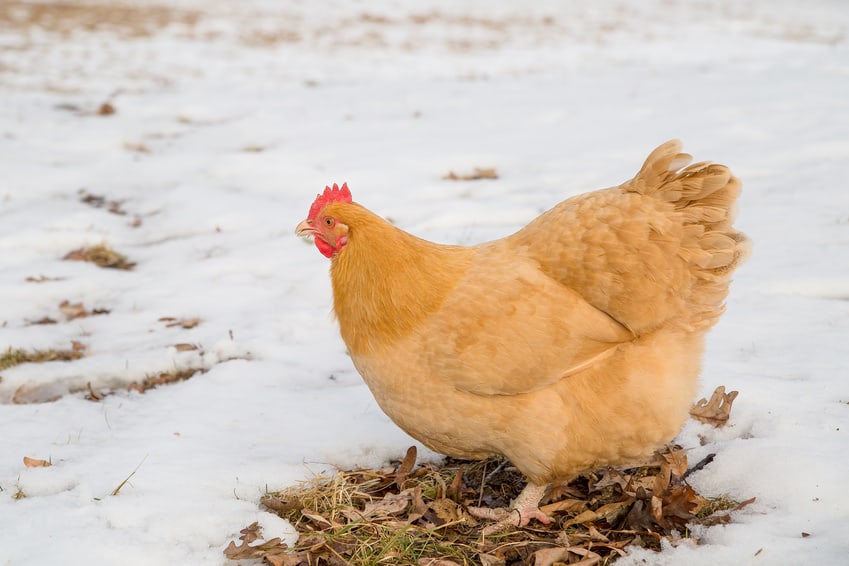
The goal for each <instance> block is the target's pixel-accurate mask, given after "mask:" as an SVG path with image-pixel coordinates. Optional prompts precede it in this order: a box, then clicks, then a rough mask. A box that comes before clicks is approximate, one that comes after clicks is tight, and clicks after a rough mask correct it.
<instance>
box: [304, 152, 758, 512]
mask: <svg viewBox="0 0 849 566" xmlns="http://www.w3.org/2000/svg"><path fill="white" fill-rule="evenodd" d="M691 159H692V158H691V156H690V155H687V154H686V153H681V144H680V142H678V141H675V140H673V141H669V142H667V143H665V144H663V145H661V146H660V147H658V148H657V149H655V150H654V151H653V152H652V153H651V155H649V157H648V159H647V160H646V162H645V164H644V165H643V167H642V168H641V169H640V171H639V172H638V173H637V175H636V176H635V177H634V178H633V179H631V180H630V181H627V182H625V183H623V184H622V185H620V186H618V187H614V188H609V189H603V190H599V191H595V192H591V193H587V194H583V195H580V196H576V197H574V198H570V199H568V200H566V201H564V202H561V203H560V204H558V205H557V206H555V207H554V208H552V209H551V210H549V211H547V212H545V213H543V214H542V215H541V216H539V217H538V218H536V219H535V220H533V221H532V222H531V223H530V224H528V225H527V226H526V227H524V228H522V229H521V230H519V231H518V232H516V233H515V234H512V235H510V236H507V237H505V238H502V239H500V240H496V241H493V242H487V243H483V244H480V245H477V246H471V247H463V246H451V245H441V244H435V243H431V242H428V241H425V240H422V239H420V238H417V237H415V236H413V235H411V234H408V233H407V232H404V231H403V230H401V229H399V228H397V227H395V226H393V225H392V224H390V223H389V222H387V221H386V220H384V219H382V218H380V217H379V216H377V215H375V214H374V213H372V212H370V211H369V210H367V209H366V208H364V207H362V206H361V205H359V204H357V203H354V202H351V193H350V191H349V190H348V187H347V185H342V187H341V188H340V187H338V186H336V185H334V186H333V188H332V189H331V188H326V189H325V191H324V193H323V194H320V195H319V196H318V197H317V198H316V199H315V202H313V204H312V207H311V208H310V210H309V215H308V217H307V219H306V220H304V221H303V222H301V223H300V224H299V225H298V227H297V229H296V233H297V234H298V235H299V236H311V237H313V238H314V242H315V245H316V246H317V247H318V249H319V251H321V253H322V254H324V255H325V256H327V257H329V258H330V259H331V265H330V275H331V278H332V283H333V307H334V311H335V314H336V317H337V318H338V321H339V327H340V331H341V334H342V338H343V340H344V341H345V344H346V345H347V347H348V351H349V352H350V355H351V358H352V359H353V362H354V365H355V366H356V368H357V370H358V371H359V373H360V374H361V375H362V377H363V379H364V380H365V382H366V383H367V384H368V386H369V388H370V389H371V391H372V393H373V394H374V397H375V399H376V400H377V402H378V404H379V405H380V407H381V408H382V409H383V411H385V412H386V414H387V415H389V417H390V418H391V419H392V420H393V421H394V422H395V423H397V424H398V426H400V427H401V428H402V429H404V430H405V431H406V432H407V433H408V434H410V435H411V436H412V437H414V438H416V439H417V440H419V441H420V442H422V443H423V444H425V445H426V446H428V447H430V448H431V449H432V450H435V451H437V452H440V453H443V454H447V455H450V456H454V457H459V458H475V459H476V458H484V457H486V456H489V455H492V454H501V455H504V456H506V457H507V458H508V459H509V460H510V461H511V462H512V463H513V464H514V465H515V466H516V467H517V468H518V469H519V470H521V471H522V472H523V473H524V474H525V475H526V476H527V478H528V485H527V487H526V488H525V490H524V491H523V492H522V493H521V494H520V496H519V497H518V498H517V499H516V501H514V502H513V510H514V511H516V512H518V515H517V516H514V519H513V521H514V523H515V524H517V525H520V526H524V525H526V524H527V523H528V522H529V521H530V520H531V519H538V520H540V521H542V522H548V521H549V519H548V517H546V516H545V515H544V514H543V513H542V512H540V510H539V501H540V499H541V497H542V496H543V494H544V492H545V488H546V486H547V484H549V483H551V482H553V481H560V480H569V479H572V478H573V477H575V476H576V475H577V474H579V473H580V472H581V471H584V470H586V469H589V468H594V467H598V466H606V465H618V464H622V463H627V462H631V461H636V460H640V459H643V458H645V457H647V456H648V455H650V454H651V453H652V452H653V451H654V450H655V449H656V448H657V447H659V446H660V445H662V444H664V443H666V442H668V441H669V440H670V439H672V438H673V437H674V436H675V435H676V434H677V433H678V431H679V429H680V427H681V426H682V424H683V423H684V421H685V420H686V418H687V414H688V409H689V407H690V406H691V402H692V400H693V398H694V396H695V394H696V389H697V380H698V375H699V371H700V360H701V356H702V351H703V344H704V336H705V333H706V332H707V331H708V329H709V328H710V327H711V326H713V325H714V324H715V323H716V322H717V320H718V319H719V317H720V315H721V314H722V312H723V310H724V300H725V298H726V295H727V294H728V286H729V283H730V276H731V274H732V272H733V271H734V269H735V268H736V267H737V266H738V265H739V264H740V262H741V261H742V260H743V259H744V257H745V256H746V254H747V251H748V248H749V243H748V240H747V238H746V237H745V236H744V235H743V234H742V233H740V232H738V231H736V230H735V229H734V228H732V221H733V219H734V210H735V207H734V203H735V200H736V198H737V196H738V194H739V192H740V183H739V181H738V180H737V179H736V178H735V177H734V176H732V174H731V173H730V171H729V170H728V168H727V167H725V166H723V165H718V164H711V163H707V162H702V163H696V164H693V165H689V166H687V165H688V163H690V161H691Z"/></svg>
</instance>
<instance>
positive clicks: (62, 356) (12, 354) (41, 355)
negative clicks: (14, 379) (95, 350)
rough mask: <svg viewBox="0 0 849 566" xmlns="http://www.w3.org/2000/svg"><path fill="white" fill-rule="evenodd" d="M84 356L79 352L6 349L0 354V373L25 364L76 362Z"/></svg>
mask: <svg viewBox="0 0 849 566" xmlns="http://www.w3.org/2000/svg"><path fill="white" fill-rule="evenodd" d="M83 355H84V352H83V351H80V350H55V349H49V350H23V349H20V348H16V349H13V348H7V349H6V351H5V352H3V353H2V354H0V371H2V370H4V369H9V368H10V367H13V366H17V365H20V364H26V363H36V364H40V363H43V362H69V361H72V360H78V359H80V358H82V357H83Z"/></svg>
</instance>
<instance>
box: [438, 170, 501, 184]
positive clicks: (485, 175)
mask: <svg viewBox="0 0 849 566" xmlns="http://www.w3.org/2000/svg"><path fill="white" fill-rule="evenodd" d="M442 178H443V179H445V180H446V181H478V180H480V179H497V178H498V174H497V173H496V172H495V169H494V168H492V167H475V171H474V173H471V174H467V175H458V174H457V173H455V172H454V171H449V172H448V174H447V175H445V176H444V177H442Z"/></svg>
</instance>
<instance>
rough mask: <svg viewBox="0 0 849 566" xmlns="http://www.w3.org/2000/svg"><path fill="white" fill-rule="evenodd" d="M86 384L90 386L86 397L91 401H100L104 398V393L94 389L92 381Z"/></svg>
mask: <svg viewBox="0 0 849 566" xmlns="http://www.w3.org/2000/svg"><path fill="white" fill-rule="evenodd" d="M86 385H87V386H88V394H87V395H86V399H88V400H89V401H100V400H101V399H103V395H101V394H100V393H98V392H97V391H95V390H94V389H92V387H91V382H90V381H89V382H88V383H87V384H86Z"/></svg>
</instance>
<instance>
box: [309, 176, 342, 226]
mask: <svg viewBox="0 0 849 566" xmlns="http://www.w3.org/2000/svg"><path fill="white" fill-rule="evenodd" d="M331 202H351V191H350V189H348V183H342V186H341V187H339V185H337V184H336V183H333V188H332V189H331V188H330V187H324V192H323V193H321V194H320V195H318V196H316V197H315V200H314V201H313V202H312V206H311V207H310V213H309V215H308V216H307V219H308V220H314V219H315V217H316V215H317V214H318V213H319V212H321V209H322V208H324V207H325V206H327V205H328V204H330V203H331Z"/></svg>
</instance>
